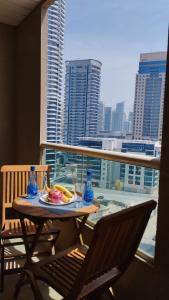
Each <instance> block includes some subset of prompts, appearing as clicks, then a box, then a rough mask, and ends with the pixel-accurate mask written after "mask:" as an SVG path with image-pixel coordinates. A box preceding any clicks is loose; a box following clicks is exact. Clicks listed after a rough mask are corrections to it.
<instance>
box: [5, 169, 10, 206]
mask: <svg viewBox="0 0 169 300" xmlns="http://www.w3.org/2000/svg"><path fill="white" fill-rule="evenodd" d="M6 189H7V190H6V202H7V203H10V198H9V195H10V173H7V183H6Z"/></svg>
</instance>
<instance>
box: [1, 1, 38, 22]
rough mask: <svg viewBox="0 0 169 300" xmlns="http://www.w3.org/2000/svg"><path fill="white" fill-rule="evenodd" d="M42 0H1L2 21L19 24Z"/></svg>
mask: <svg viewBox="0 0 169 300" xmlns="http://www.w3.org/2000/svg"><path fill="white" fill-rule="evenodd" d="M40 2H41V0H0V23H4V24H9V25H14V26H17V25H18V24H19V23H20V22H21V21H22V20H23V19H24V18H25V17H26V16H27V15H29V13H30V12H31V11H32V10H33V9H34V8H35V7H36V6H37V5H38V3H40Z"/></svg>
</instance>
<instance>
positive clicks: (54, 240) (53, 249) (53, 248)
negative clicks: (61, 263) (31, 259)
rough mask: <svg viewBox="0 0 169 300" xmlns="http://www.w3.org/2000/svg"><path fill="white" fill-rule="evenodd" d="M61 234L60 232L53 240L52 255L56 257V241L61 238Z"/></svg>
mask: <svg viewBox="0 0 169 300" xmlns="http://www.w3.org/2000/svg"><path fill="white" fill-rule="evenodd" d="M59 234H60V230H59V231H58V232H57V234H56V236H55V237H54V238H53V239H52V240H51V254H52V255H55V254H56V253H55V245H56V241H57V239H58V237H59Z"/></svg>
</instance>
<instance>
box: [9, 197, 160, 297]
mask: <svg viewBox="0 0 169 300" xmlns="http://www.w3.org/2000/svg"><path fill="white" fill-rule="evenodd" d="M155 207H156V202H155V201H153V200H151V201H148V202H145V203H143V204H139V205H136V206H134V207H130V208H127V209H124V210H122V211H120V212H117V213H115V214H111V215H109V216H106V217H103V218H102V219H100V220H99V221H98V223H97V224H96V226H95V228H94V236H93V239H92V241H91V244H90V246H89V248H87V247H86V246H84V245H79V244H76V245H75V246H74V247H72V248H69V249H67V250H65V251H62V252H60V253H58V254H57V255H55V256H52V257H49V258H47V259H45V260H43V261H40V262H38V263H30V264H28V265H27V266H26V269H24V270H23V272H24V274H26V275H27V278H28V280H29V281H30V283H31V286H32V289H33V292H34V295H35V299H36V300H43V298H42V295H41V293H40V289H39V287H38V284H37V283H36V279H40V280H42V281H44V282H46V283H47V284H48V285H50V286H52V287H53V288H54V289H55V290H56V291H57V292H59V293H60V294H61V295H62V296H63V299H65V300H75V299H78V300H80V299H84V298H85V299H86V298H88V297H89V298H90V297H92V299H96V297H97V296H98V295H101V294H102V293H104V292H106V291H107V290H108V288H109V287H110V286H112V285H113V284H114V283H115V282H116V281H117V280H118V279H119V278H120V276H121V275H122V274H123V273H124V271H125V270H126V269H127V268H128V266H129V264H130V262H131V261H132V259H133V257H134V254H135V253H136V250H137V247H138V246H139V243H140V240H141V238H142V235H143V233H144V230H145V228H146V225H147V222H148V220H149V217H150V214H151V211H152V210H153V209H154V208H155ZM22 275H23V274H22ZM22 278H23V277H22ZM20 283H21V281H20ZM20 283H19V284H18V285H17V286H16V290H15V297H14V298H17V295H18V292H19V290H20ZM112 298H113V297H112Z"/></svg>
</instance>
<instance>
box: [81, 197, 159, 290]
mask: <svg viewBox="0 0 169 300" xmlns="http://www.w3.org/2000/svg"><path fill="white" fill-rule="evenodd" d="M155 207H156V202H155V201H153V200H150V201H148V202H145V203H142V204H139V205H136V206H134V207H130V208H128V209H124V210H122V211H120V212H118V213H115V214H111V215H109V216H106V217H103V218H102V219H101V220H99V221H98V223H97V224H96V226H95V228H94V236H93V239H92V242H91V244H90V247H89V250H88V252H87V254H86V258H85V261H84V264H83V267H82V270H81V272H80V273H79V276H78V279H77V282H83V284H87V283H89V282H90V281H91V280H93V279H96V278H98V277H99V276H101V275H103V274H105V273H106V272H107V271H110V270H112V269H113V268H118V269H119V270H120V271H121V272H124V271H125V269H126V268H127V267H128V265H129V263H130V262H131V260H132V258H133V257H134V254H135V252H136V250H137V248H138V246H139V243H140V241H141V238H142V235H143V233H144V230H145V228H146V225H147V223H148V220H149V217H150V214H151V211H152V210H153V209H154V208H155Z"/></svg>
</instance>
